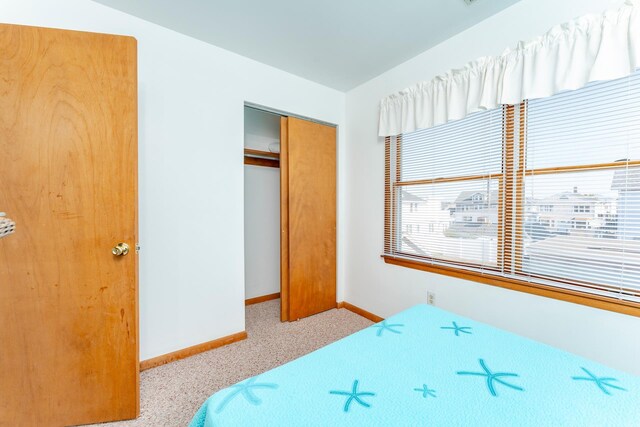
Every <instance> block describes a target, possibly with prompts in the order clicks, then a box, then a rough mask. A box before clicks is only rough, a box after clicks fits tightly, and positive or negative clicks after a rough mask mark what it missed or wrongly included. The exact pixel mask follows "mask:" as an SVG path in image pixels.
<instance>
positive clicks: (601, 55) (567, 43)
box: [379, 0, 640, 136]
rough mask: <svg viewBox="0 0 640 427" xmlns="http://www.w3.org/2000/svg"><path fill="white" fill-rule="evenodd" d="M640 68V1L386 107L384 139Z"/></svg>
mask: <svg viewBox="0 0 640 427" xmlns="http://www.w3.org/2000/svg"><path fill="white" fill-rule="evenodd" d="M637 68H640V0H627V2H626V3H625V4H624V6H623V7H621V8H620V9H616V10H611V11H608V12H605V13H604V14H601V15H587V16H583V17H581V18H577V19H575V20H573V21H571V22H568V23H566V24H563V25H558V26H555V27H553V28H552V29H551V30H550V31H548V32H547V33H546V34H545V35H543V36H541V37H538V38H536V39H534V40H532V41H529V42H520V43H519V44H518V46H517V47H516V48H515V49H507V50H506V51H505V52H504V53H503V54H502V55H500V56H495V57H483V58H479V59H477V60H476V61H474V62H471V63H469V64H467V66H466V67H464V68H462V69H458V70H452V71H450V72H448V73H447V74H445V75H442V76H438V77H436V78H434V79H433V80H431V81H428V82H423V83H419V84H417V85H415V86H413V87H410V88H407V89H405V90H403V91H401V92H399V93H396V94H393V95H391V96H388V97H386V98H385V99H383V100H382V102H381V105H380V126H379V135H380V136H393V135H399V134H401V133H406V132H412V131H415V130H417V129H424V128H429V127H432V126H436V125H439V124H443V123H446V122H448V121H451V120H457V119H462V118H464V117H466V116H467V115H468V114H471V113H473V112H476V111H482V110H489V109H493V108H496V107H498V106H500V105H502V104H518V103H520V102H522V101H523V100H525V99H535V98H542V97H547V96H551V95H553V94H555V93H558V92H561V91H563V90H572V89H579V88H581V87H583V86H585V85H586V84H587V83H589V82H592V81H597V80H613V79H617V78H621V77H625V76H628V75H629V74H631V73H633V72H634V71H635V70H636V69H637Z"/></svg>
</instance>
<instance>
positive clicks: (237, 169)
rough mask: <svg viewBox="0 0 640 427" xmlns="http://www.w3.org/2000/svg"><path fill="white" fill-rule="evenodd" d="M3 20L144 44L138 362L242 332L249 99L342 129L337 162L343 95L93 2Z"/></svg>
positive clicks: (7, 10)
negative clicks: (120, 37)
mask: <svg viewBox="0 0 640 427" xmlns="http://www.w3.org/2000/svg"><path fill="white" fill-rule="evenodd" d="M0 22H5V23H15V24H25V25H35V26H44V27H56V28H66V29H74V30H84V31H92V32H102V33H112V34H125V35H132V36H134V37H136V38H137V40H138V52H139V56H138V58H139V63H138V66H139V105H140V107H139V119H140V122H139V129H140V138H139V141H140V163H139V171H140V202H139V203H140V240H141V244H142V252H141V253H140V357H141V359H147V358H150V357H154V356H158V355H160V354H164V353H167V352H171V351H174V350H178V349H181V348H184V347H188V346H191V345H195V344H199V343H202V342H205V341H209V340H213V339H216V338H219V337H222V336H225V335H229V334H232V333H235V332H238V331H242V330H244V268H243V258H244V253H243V240H244V236H243V228H244V225H243V217H244V214H243V203H244V201H243V193H244V186H243V175H244V165H243V154H242V151H243V116H244V111H243V110H244V108H243V106H244V102H245V101H249V102H253V103H257V104H261V105H267V106H270V107H273V108H277V109H280V110H283V111H289V112H293V113H296V114H300V115H304V116H308V117H313V118H317V119H320V120H323V121H327V122H331V123H336V124H338V125H339V136H338V137H339V156H342V155H343V154H344V144H343V143H342V142H343V141H344V133H343V130H344V108H345V107H344V100H345V95H344V94H343V93H341V92H338V91H335V90H332V89H328V88H326V87H323V86H320V85H318V84H315V83H312V82H309V81H307V80H304V79H301V78H298V77H295V76H293V75H291V74H288V73H285V72H282V71H280V70H277V69H275V68H272V67H269V66H266V65H263V64H260V63H257V62H255V61H252V60H249V59H247V58H244V57H241V56H239V55H236V54H233V53H230V52H228V51H225V50H222V49H220V48H217V47H214V46H211V45H208V44H206V43H204V42H201V41H198V40H195V39H192V38H189V37H187V36H184V35H181V34H178V33H176V32H174V31H171V30H168V29H165V28H162V27H160V26H157V25H154V24H151V23H148V22H146V21H143V20H141V19H138V18H135V17H132V16H130V15H126V14H124V13H121V12H118V11H115V10H112V9H109V8H107V7H106V6H103V5H100V4H97V3H93V2H90V1H87V0H58V1H49V0H20V1H15V0H0ZM340 164H341V167H340V169H339V173H340V177H339V182H340V183H341V184H342V185H344V183H343V177H344V162H342V161H341V160H340ZM339 198H340V200H343V199H344V197H343V195H342V194H341V195H340V196H339ZM338 218H339V222H340V228H339V232H343V231H344V230H343V229H344V221H343V220H342V219H343V218H344V204H343V203H341V204H340V210H339V213H338ZM178 222H179V224H180V227H176V226H175V225H176V223H178ZM169 243H171V250H169V249H168V248H169ZM339 251H342V249H341V248H340V249H339ZM338 280H339V292H342V282H343V270H339V276H338Z"/></svg>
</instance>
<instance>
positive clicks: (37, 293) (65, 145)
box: [0, 25, 139, 426]
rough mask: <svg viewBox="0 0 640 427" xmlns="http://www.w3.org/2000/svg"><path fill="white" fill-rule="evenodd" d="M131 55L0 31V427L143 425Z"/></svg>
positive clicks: (104, 40) (59, 37) (54, 35)
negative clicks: (120, 251)
mask: <svg viewBox="0 0 640 427" xmlns="http://www.w3.org/2000/svg"><path fill="white" fill-rule="evenodd" d="M136 55H137V54H136V41H135V40H134V39H132V38H130V37H120V36H111V35H104V34H91V33H82V32H75V31H63V30H52V29H44V28H34V27H24V26H15V25H0V94H1V96H0V153H1V155H0V211H4V212H6V214H7V217H9V218H11V219H13V220H14V221H15V223H16V230H15V233H14V234H12V235H9V236H6V237H4V238H1V239H0V425H1V426H61V425H75V424H85V423H92V422H99V421H108V420H118V419H127V418H134V417H136V416H137V415H138V413H139V394H138V393H139V392H138V388H139V381H138V377H139V369H138V366H139V365H138V344H137V340H138V313H137V307H138V304H137V259H136V258H137V255H136V253H135V252H136V251H135V244H136V240H137V87H136V86H137V83H136V81H137V71H136ZM118 242H124V243H127V244H128V245H129V246H130V247H131V251H130V253H128V254H127V255H126V256H114V255H113V254H112V248H113V247H114V244H116V243H118Z"/></svg>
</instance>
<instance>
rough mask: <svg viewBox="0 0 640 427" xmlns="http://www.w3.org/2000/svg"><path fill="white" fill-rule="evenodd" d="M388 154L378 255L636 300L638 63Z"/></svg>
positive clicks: (410, 141) (391, 144)
mask: <svg viewBox="0 0 640 427" xmlns="http://www.w3.org/2000/svg"><path fill="white" fill-rule="evenodd" d="M385 157H386V169H385V184H386V191H385V203H386V204H385V249H384V252H385V255H387V256H390V257H393V258H401V259H410V260H412V261H418V262H421V263H425V264H431V265H437V266H445V267H453V268H460V269H464V270H466V271H471V272H473V271H476V272H481V273H482V274H488V275H495V276H499V277H501V278H507V279H514V280H516V281H518V283H519V284H526V285H527V286H543V287H551V288H555V289H558V290H564V291H569V292H578V293H580V294H590V295H593V296H597V297H599V298H600V297H605V298H610V299H616V300H623V301H628V302H640V71H638V72H636V73H634V74H632V75H631V76H630V77H626V78H623V79H619V80H613V81H607V82H597V83H591V84H589V85H587V86H586V87H584V88H582V89H579V90H576V91H567V92H563V93H560V94H556V95H554V96H552V97H548V98H544V99H537V100H529V101H526V102H524V103H522V104H518V105H515V106H503V107H501V108H499V109H495V110H490V111H485V112H480V113H474V114H472V115H470V116H468V117H466V118H464V119H462V120H458V121H454V122H449V123H447V124H444V125H440V126H436V127H432V128H429V129H424V130H419V131H415V132H411V133H405V134H403V135H400V136H397V137H388V138H387V139H386V155H385ZM564 291H563V292H564Z"/></svg>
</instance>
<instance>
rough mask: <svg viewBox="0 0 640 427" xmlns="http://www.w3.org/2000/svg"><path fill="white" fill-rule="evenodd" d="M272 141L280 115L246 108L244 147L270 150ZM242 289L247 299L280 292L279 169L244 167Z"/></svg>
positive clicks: (277, 139)
mask: <svg viewBox="0 0 640 427" xmlns="http://www.w3.org/2000/svg"><path fill="white" fill-rule="evenodd" d="M273 143H280V117H279V116H276V115H274V114H270V113H266V112H263V111H257V110H254V109H251V108H245V114H244V145H245V147H247V148H253V149H256V150H262V151H269V146H272V144H273ZM272 147H273V146H272ZM244 289H245V298H247V299H248V298H255V297H259V296H263V295H269V294H274V293H276V292H280V169H279V168H270V167H265V166H252V165H245V167H244Z"/></svg>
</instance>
